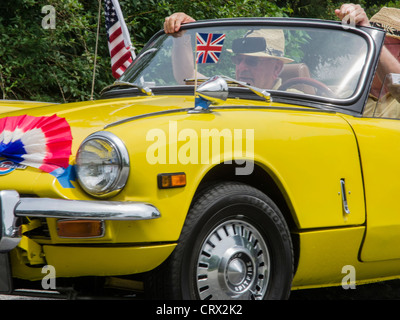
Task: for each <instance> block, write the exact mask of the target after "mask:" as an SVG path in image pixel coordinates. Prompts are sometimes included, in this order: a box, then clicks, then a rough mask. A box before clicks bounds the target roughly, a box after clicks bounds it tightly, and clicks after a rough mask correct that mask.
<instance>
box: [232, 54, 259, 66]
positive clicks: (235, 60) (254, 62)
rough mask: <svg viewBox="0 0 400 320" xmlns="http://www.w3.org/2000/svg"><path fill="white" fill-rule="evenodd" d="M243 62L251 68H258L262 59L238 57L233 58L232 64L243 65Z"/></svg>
mask: <svg viewBox="0 0 400 320" xmlns="http://www.w3.org/2000/svg"><path fill="white" fill-rule="evenodd" d="M243 61H244V63H245V64H247V65H248V66H249V67H256V66H257V65H258V63H259V62H260V59H259V58H257V57H248V56H243V55H236V56H233V57H232V62H233V63H234V64H236V65H238V64H241V63H242V62H243Z"/></svg>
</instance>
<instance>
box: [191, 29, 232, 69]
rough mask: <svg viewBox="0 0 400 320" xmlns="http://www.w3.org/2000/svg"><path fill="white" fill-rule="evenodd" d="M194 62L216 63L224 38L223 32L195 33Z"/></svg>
mask: <svg viewBox="0 0 400 320" xmlns="http://www.w3.org/2000/svg"><path fill="white" fill-rule="evenodd" d="M196 39H197V45H196V51H197V58H196V63H217V62H218V59H219V56H220V55H221V51H222V46H223V44H224V40H225V34H223V33H197V34H196Z"/></svg>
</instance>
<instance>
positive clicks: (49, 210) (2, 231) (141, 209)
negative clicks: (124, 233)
mask: <svg viewBox="0 0 400 320" xmlns="http://www.w3.org/2000/svg"><path fill="white" fill-rule="evenodd" d="M0 203H1V208H0V252H8V251H10V250H12V249H14V248H15V247H16V246H17V245H18V244H19V242H20V240H21V235H19V234H18V226H17V218H18V217H36V218H63V219H94V220H123V221H132V220H149V219H157V218H160V217H161V213H160V211H158V209H157V208H156V207H154V206H153V205H151V204H149V203H144V202H133V201H124V202H123V201H91V200H67V199H50V198H20V197H19V194H18V192H16V191H14V190H2V191H0Z"/></svg>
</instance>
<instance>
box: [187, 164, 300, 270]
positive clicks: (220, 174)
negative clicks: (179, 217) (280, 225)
mask: <svg viewBox="0 0 400 320" xmlns="http://www.w3.org/2000/svg"><path fill="white" fill-rule="evenodd" d="M237 168H239V166H238V165H237V164H235V163H234V162H233V163H231V164H226V163H220V164H218V165H216V166H214V167H213V168H211V169H210V170H209V171H208V172H207V173H206V174H205V176H204V177H203V179H202V180H201V182H200V183H199V185H198V187H197V190H196V192H195V195H194V197H193V200H192V204H191V205H193V203H194V202H195V200H196V199H197V197H198V196H200V195H201V194H202V192H203V191H204V190H205V189H207V188H208V187H210V186H212V185H214V184H215V183H218V182H222V181H231V182H240V183H244V184H247V185H249V186H252V187H254V188H256V189H258V190H260V191H261V192H263V193H264V194H265V195H267V196H268V197H269V198H270V199H271V200H272V201H273V202H274V203H275V204H276V205H277V206H278V208H279V210H280V211H281V213H282V215H283V216H284V218H285V220H286V223H287V225H288V227H289V230H290V234H291V238H292V243H293V250H294V270H295V271H296V269H297V265H298V260H299V253H300V243H299V238H298V236H297V232H295V231H296V230H298V224H297V222H296V221H297V219H296V215H295V212H294V210H293V207H292V205H291V202H290V199H289V197H288V196H287V194H286V192H285V190H284V189H283V188H282V187H281V186H280V183H279V180H278V179H277V178H276V177H275V176H274V175H273V173H272V172H270V171H269V170H268V169H267V168H265V167H264V166H262V165H261V164H259V163H254V169H253V170H252V172H251V174H248V175H237V174H236V169H237Z"/></svg>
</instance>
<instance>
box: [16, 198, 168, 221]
mask: <svg viewBox="0 0 400 320" xmlns="http://www.w3.org/2000/svg"><path fill="white" fill-rule="evenodd" d="M15 215H16V216H17V217H40V218H70V219H95V220H99V219H100V220H101V219H104V220H148V219H157V218H160V216H161V214H160V212H159V211H158V210H157V208H156V207H154V206H153V205H151V204H148V203H143V202H130V201H127V202H122V201H91V200H65V199H50V198H22V199H21V200H20V202H19V204H18V205H17V207H16V208H15Z"/></svg>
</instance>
